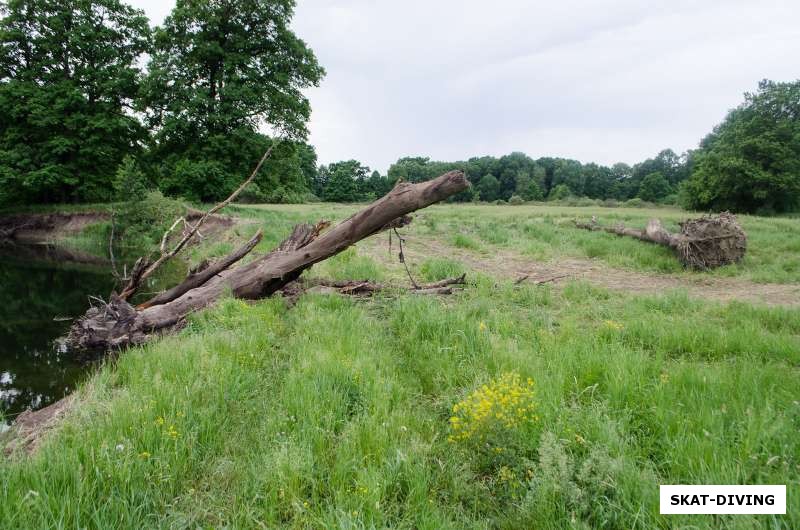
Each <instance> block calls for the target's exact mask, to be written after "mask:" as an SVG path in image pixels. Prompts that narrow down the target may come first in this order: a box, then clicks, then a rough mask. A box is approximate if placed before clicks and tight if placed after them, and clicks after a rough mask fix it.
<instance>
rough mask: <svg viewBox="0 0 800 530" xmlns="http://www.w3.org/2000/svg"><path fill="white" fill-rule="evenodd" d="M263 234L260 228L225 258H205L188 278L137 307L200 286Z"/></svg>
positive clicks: (244, 251)
mask: <svg viewBox="0 0 800 530" xmlns="http://www.w3.org/2000/svg"><path fill="white" fill-rule="evenodd" d="M262 236H263V233H262V232H261V230H259V231H258V232H256V235H254V236H253V237H252V238H251V239H250V241H248V242H247V243H245V244H244V245H242V246H241V247H240V248H238V249H237V250H236V251H235V252H233V253H231V254H229V255H227V256H225V257H224V258H223V259H220V260H217V261H214V262H212V263H209V262H207V261H205V260H203V262H202V263H201V264H200V265H198V266H197V267H195V268H194V269H192V270H191V271H189V274H188V275H187V276H186V279H184V280H183V281H182V282H181V283H179V284H178V285H176V286H175V287H173V288H171V289H167V290H166V291H164V292H163V293H160V294H158V295H156V296H154V297H153V298H151V299H150V300H148V301H146V302H143V303H141V304H139V305H137V306H136V309H140V310H141V309H147V308H148V307H152V306H154V305H161V304H166V303H167V302H171V301H173V300H175V299H176V298H178V297H179V296H181V295H183V294H185V293H187V292H189V291H191V290H192V289H194V288H196V287H200V286H201V285H203V284H204V283H206V282H207V281H208V280H210V279H211V278H213V277H214V276H216V275H217V274H219V273H220V272H222V271H224V270H225V269H227V268H229V267H230V266H231V265H233V264H234V263H236V262H237V261H239V260H241V259H242V258H243V257H245V256H246V255H247V254H248V253H249V252H250V251H251V250H253V249H254V248H255V246H256V245H258V243H259V242H260V241H261V238H262Z"/></svg>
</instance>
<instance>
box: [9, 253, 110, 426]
mask: <svg viewBox="0 0 800 530" xmlns="http://www.w3.org/2000/svg"><path fill="white" fill-rule="evenodd" d="M113 287H114V278H113V275H112V274H111V268H110V266H109V265H108V264H107V263H105V260H103V259H102V258H98V257H95V256H93V255H92V254H89V253H85V252H79V251H74V250H69V249H66V248H62V247H55V246H51V245H42V244H37V245H33V244H30V245H28V244H25V245H19V244H13V245H8V244H5V245H0V414H2V415H3V417H4V421H5V422H8V421H10V420H13V418H14V417H15V416H16V415H17V414H19V413H20V412H22V411H23V410H25V409H26V408H33V409H39V408H42V407H44V406H47V405H49V404H50V403H53V402H54V401H57V400H58V399H61V398H62V397H64V396H65V395H66V394H68V393H69V392H70V391H71V390H72V389H74V387H75V385H76V384H77V383H78V382H79V381H80V380H81V378H82V377H84V376H85V374H86V373H87V372H88V371H89V370H91V365H90V364H87V363H85V362H79V361H77V360H76V359H75V358H74V356H72V355H70V354H69V353H67V352H64V351H62V350H61V349H60V348H58V346H57V345H56V343H55V341H56V339H57V338H59V337H61V336H63V335H64V334H65V333H66V331H67V330H68V329H69V326H70V324H71V319H72V318H74V317H76V316H78V315H80V314H82V313H83V312H84V311H85V310H86V308H87V305H88V295H89V294H94V295H98V296H103V297H107V296H108V293H109V292H110V291H111V289H112V288H113Z"/></svg>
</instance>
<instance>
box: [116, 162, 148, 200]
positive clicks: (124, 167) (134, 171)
mask: <svg viewBox="0 0 800 530" xmlns="http://www.w3.org/2000/svg"><path fill="white" fill-rule="evenodd" d="M149 188H150V185H149V181H148V179H147V177H146V176H145V174H144V172H143V171H142V170H141V168H140V167H139V164H138V163H137V162H136V160H135V159H134V158H133V157H132V156H126V157H125V158H123V159H122V163H121V164H120V165H119V167H118V168H117V173H116V175H115V176H114V194H115V196H116V199H117V200H118V201H140V200H143V199H144V198H145V195H147V190H148V189H149Z"/></svg>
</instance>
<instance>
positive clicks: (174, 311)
mask: <svg viewBox="0 0 800 530" xmlns="http://www.w3.org/2000/svg"><path fill="white" fill-rule="evenodd" d="M468 187H469V182H468V181H467V179H466V177H465V176H464V173H463V172H461V171H450V172H448V173H445V174H444V175H441V176H439V177H437V178H435V179H433V180H430V181H428V182H421V183H417V184H412V183H408V182H401V183H398V184H397V185H396V186H395V187H394V189H392V191H390V192H389V193H388V194H387V195H385V196H384V197H382V198H381V199H378V200H377V201H375V202H373V203H372V204H370V205H369V206H367V207H366V208H364V209H363V210H361V211H359V212H357V213H355V214H354V215H352V216H351V217H350V218H348V219H346V220H345V221H342V222H341V223H339V224H338V225H337V226H335V227H334V228H333V229H331V230H329V231H328V232H326V233H325V234H323V235H320V231H321V230H322V229H323V228H324V226H326V225H324V224H317V225H298V226H297V227H295V231H294V232H293V233H292V235H291V236H290V237H289V238H287V239H286V240H285V241H284V243H282V244H281V245H280V246H279V247H278V248H277V249H276V250H274V251H272V252H270V253H269V254H267V255H265V256H262V257H260V258H257V259H255V260H253V261H251V262H250V263H248V264H246V265H241V266H239V267H236V268H229V269H227V270H224V271H222V272H220V273H218V274H217V275H215V276H214V277H213V278H211V279H209V280H208V281H206V282H205V283H204V284H203V285H201V286H199V287H196V288H194V289H191V290H189V291H187V292H185V293H184V294H182V295H181V296H179V297H177V298H175V299H174V300H171V301H169V302H167V303H164V304H159V305H153V306H151V307H147V308H145V309H142V310H141V311H137V310H136V309H135V308H133V307H132V306H131V305H130V304H128V303H127V302H126V301H125V300H122V299H121V298H119V297H112V300H111V301H110V302H109V303H108V304H105V306H100V307H94V308H91V309H90V310H89V311H87V313H86V315H84V317H83V318H81V319H80V320H79V321H78V322H76V323H75V324H74V325H73V327H72V329H71V330H70V334H69V336H68V337H67V339H66V344H67V345H68V346H70V347H72V348H77V349H98V348H103V349H107V348H113V347H120V346H126V345H129V344H137V343H141V342H144V341H146V340H147V339H148V337H149V336H150V335H151V334H153V333H158V332H161V331H163V330H168V329H169V328H171V327H173V326H175V325H177V324H179V323H180V322H181V321H182V320H183V319H184V318H185V317H186V316H187V315H189V314H190V313H192V312H194V311H197V310H199V309H202V308H204V307H206V306H208V305H210V304H213V303H214V302H216V301H217V300H218V299H219V298H220V297H222V296H224V295H225V294H227V293H232V294H233V296H235V297H237V298H245V299H257V298H263V297H267V296H270V295H271V294H272V293H274V292H276V291H277V290H279V289H281V288H282V287H283V286H285V285H286V284H288V283H289V282H292V281H294V280H296V279H297V278H298V277H299V276H300V275H301V274H302V273H303V271H305V270H306V269H308V268H309V267H311V266H312V265H314V264H315V263H319V262H320V261H323V260H325V259H327V258H329V257H331V256H334V255H336V254H338V253H339V252H341V251H343V250H345V249H346V248H348V247H349V246H351V245H353V244H354V243H357V242H358V241H360V240H362V239H364V238H366V237H369V236H371V235H373V234H375V233H377V232H379V231H381V230H382V229H384V228H385V227H386V226H387V225H388V226H391V225H390V223H392V222H395V220H396V219H398V218H401V217H403V216H405V215H406V214H408V213H411V212H413V211H416V210H419V209H421V208H425V207H426V206H429V205H431V204H434V203H436V202H439V201H442V200H444V199H446V198H448V197H450V196H451V195H454V194H456V193H459V192H461V191H463V190H465V189H467V188H468Z"/></svg>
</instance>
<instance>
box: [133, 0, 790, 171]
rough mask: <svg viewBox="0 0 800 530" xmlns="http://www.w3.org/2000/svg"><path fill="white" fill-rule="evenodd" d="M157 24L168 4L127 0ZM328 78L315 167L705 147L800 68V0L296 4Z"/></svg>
mask: <svg viewBox="0 0 800 530" xmlns="http://www.w3.org/2000/svg"><path fill="white" fill-rule="evenodd" d="M132 4H133V5H135V6H137V7H141V8H143V9H144V10H145V11H146V13H147V14H148V16H149V17H150V19H151V22H152V23H154V24H157V23H160V22H161V21H162V20H163V18H164V17H165V16H166V15H167V13H168V12H169V10H170V9H171V7H172V5H174V2H172V1H169V0H160V1H156V0H133V1H132ZM293 26H294V28H295V31H296V33H297V34H298V36H299V37H300V38H302V39H304V40H305V41H306V42H307V43H308V44H309V45H310V46H311V48H312V49H313V50H314V51H315V52H316V54H317V57H318V58H319V61H320V63H321V64H322V65H323V66H324V67H325V69H326V70H327V76H326V77H325V79H324V80H323V81H322V84H321V86H320V87H319V88H315V89H312V90H310V91H308V94H307V95H308V97H309V98H310V100H311V106H312V109H313V112H312V116H311V123H310V130H311V137H310V142H311V143H312V144H313V145H314V146H315V147H316V149H317V154H318V156H319V161H320V163H329V162H333V161H337V160H343V159H350V158H355V159H358V160H360V161H361V162H362V163H365V164H367V165H369V166H370V167H372V168H373V169H378V170H380V171H381V172H385V170H386V169H387V168H388V166H389V165H390V164H391V163H392V162H394V161H395V160H397V159H398V158H399V157H402V156H409V155H422V156H429V157H431V158H433V159H436V160H463V159H466V158H469V157H471V156H477V155H503V154H506V153H509V152H511V151H523V152H525V153H527V154H529V155H531V156H532V157H534V158H538V157H539V156H562V157H569V158H576V159H578V160H581V161H582V162H590V161H594V162H599V163H605V164H611V163H614V162H618V161H622V162H628V163H635V162H638V161H641V160H643V159H644V158H647V157H651V156H653V155H655V154H656V153H658V151H660V150H661V149H664V148H667V147H671V148H672V149H674V150H675V151H677V152H681V151H684V150H686V149H689V148H693V147H696V145H697V143H698V142H699V140H700V139H701V138H702V137H703V136H704V135H705V134H706V133H708V132H709V131H710V130H711V128H712V127H713V126H714V125H715V124H716V123H718V122H719V121H721V120H722V118H723V117H724V116H725V113H726V112H727V110H728V109H730V108H732V107H734V106H736V105H737V104H739V103H740V102H741V101H742V94H743V93H744V92H745V91H754V90H755V89H756V86H757V83H758V81H759V80H760V79H763V78H770V79H774V80H781V81H790V80H796V79H798V78H800V68H799V67H800V2H798V1H797V0H791V1H789V0H787V1H771V0H760V1H759V0H751V1H736V0H720V1H717V0H703V1H689V0H685V1H684V0H672V1H670V2H663V1H659V2H648V1H643V0H613V1H605V0H595V1H588V0H586V1H573V0H560V1H552V0H550V1H547V2H544V1H530V0H527V1H526V0H493V1H488V2H487V1H485V0H483V1H472V0H460V1H451V0H402V1H398V0H377V1H376V0H371V1H370V0H339V1H332V0H305V1H303V0H300V1H299V2H298V6H297V10H296V15H295V19H294V22H293Z"/></svg>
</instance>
